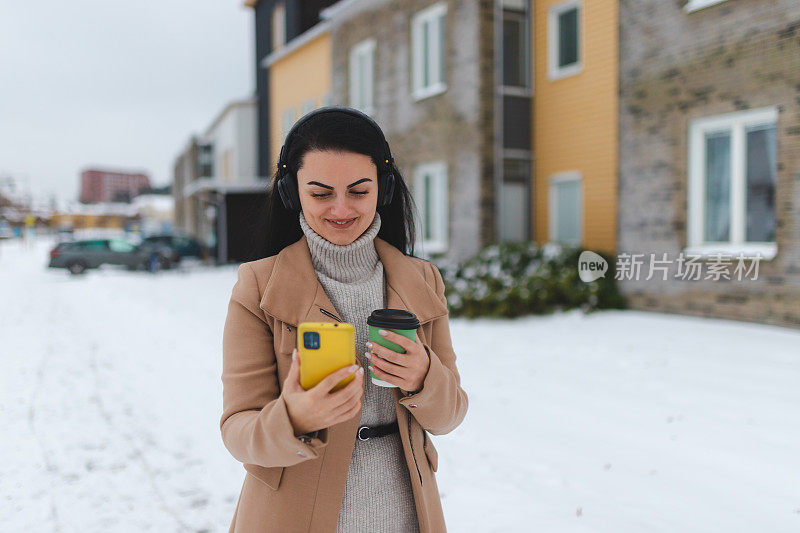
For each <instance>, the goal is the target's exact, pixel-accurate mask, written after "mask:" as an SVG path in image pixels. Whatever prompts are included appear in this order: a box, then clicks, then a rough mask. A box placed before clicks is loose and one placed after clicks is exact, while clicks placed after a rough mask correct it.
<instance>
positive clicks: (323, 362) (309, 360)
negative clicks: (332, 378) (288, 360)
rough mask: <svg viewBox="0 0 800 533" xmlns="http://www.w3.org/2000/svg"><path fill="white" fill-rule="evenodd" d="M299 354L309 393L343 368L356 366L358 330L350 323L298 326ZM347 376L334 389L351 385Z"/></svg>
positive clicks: (314, 323)
mask: <svg viewBox="0 0 800 533" xmlns="http://www.w3.org/2000/svg"><path fill="white" fill-rule="evenodd" d="M297 354H298V355H299V356H300V385H301V386H302V387H303V388H304V389H305V390H308V389H310V388H312V387H313V386H314V385H316V384H317V383H319V382H320V381H322V379H323V378H324V377H325V376H327V375H328V374H330V373H331V372H335V371H336V370H339V369H340V368H342V367H345V366H350V365H352V364H355V362H356V330H355V328H354V327H353V324H349V323H347V322H333V323H331V322H302V323H300V325H298V326H297ZM354 377H355V376H354V375H350V376H347V377H346V378H344V379H343V380H341V381H340V382H339V383H337V384H336V386H334V387H333V389H331V390H332V391H337V390H339V389H341V388H342V387H344V386H345V385H347V384H348V383H350V382H351V381H352V380H353V378H354Z"/></svg>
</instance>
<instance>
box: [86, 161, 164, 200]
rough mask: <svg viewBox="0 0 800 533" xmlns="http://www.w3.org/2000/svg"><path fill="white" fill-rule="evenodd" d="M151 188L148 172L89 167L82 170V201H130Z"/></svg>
mask: <svg viewBox="0 0 800 533" xmlns="http://www.w3.org/2000/svg"><path fill="white" fill-rule="evenodd" d="M149 189H150V179H149V178H148V176H147V174H144V173H141V172H137V173H133V172H121V171H113V170H101V169H94V168H89V169H86V170H84V171H83V172H81V190H80V202H81V203H84V204H95V203H98V202H130V201H131V200H133V198H134V197H135V196H136V195H137V194H139V193H140V192H143V191H147V190H149Z"/></svg>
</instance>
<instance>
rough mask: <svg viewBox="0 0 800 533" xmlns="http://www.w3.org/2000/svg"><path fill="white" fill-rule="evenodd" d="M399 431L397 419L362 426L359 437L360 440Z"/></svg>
mask: <svg viewBox="0 0 800 533" xmlns="http://www.w3.org/2000/svg"><path fill="white" fill-rule="evenodd" d="M398 431H399V429H398V427H397V420H395V421H394V422H392V423H391V424H384V425H382V426H373V427H369V426H361V427H360V428H358V438H359V439H360V440H367V439H371V438H373V437H385V436H386V435H391V434H392V433H397V432H398Z"/></svg>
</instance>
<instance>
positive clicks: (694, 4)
mask: <svg viewBox="0 0 800 533" xmlns="http://www.w3.org/2000/svg"><path fill="white" fill-rule="evenodd" d="M722 2H725V0H689V1H688V2H686V5H685V6H683V9H684V11H686V12H687V13H692V12H693V11H698V10H700V9H703V8H704V7H709V6H713V5H716V4H721V3H722Z"/></svg>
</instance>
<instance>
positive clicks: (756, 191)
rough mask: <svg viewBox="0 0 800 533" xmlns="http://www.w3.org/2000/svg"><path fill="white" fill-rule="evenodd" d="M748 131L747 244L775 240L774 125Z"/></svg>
mask: <svg viewBox="0 0 800 533" xmlns="http://www.w3.org/2000/svg"><path fill="white" fill-rule="evenodd" d="M746 132H747V141H746V142H747V163H746V164H747V174H746V180H747V198H746V202H747V239H746V240H747V241H753V242H774V241H775V183H776V180H777V173H778V171H777V162H776V159H777V151H778V150H777V141H776V138H775V126H755V127H749V128H747V129H746Z"/></svg>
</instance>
